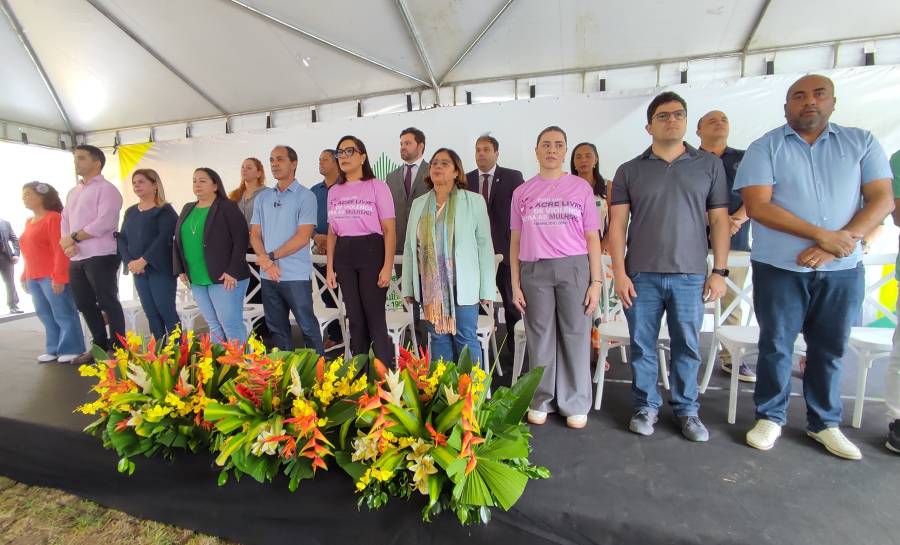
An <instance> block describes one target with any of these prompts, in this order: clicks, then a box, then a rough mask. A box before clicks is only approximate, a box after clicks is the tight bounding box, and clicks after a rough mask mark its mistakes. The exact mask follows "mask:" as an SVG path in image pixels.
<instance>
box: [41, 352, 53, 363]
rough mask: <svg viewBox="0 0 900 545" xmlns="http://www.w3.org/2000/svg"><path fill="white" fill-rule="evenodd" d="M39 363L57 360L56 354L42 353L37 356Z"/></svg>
mask: <svg viewBox="0 0 900 545" xmlns="http://www.w3.org/2000/svg"><path fill="white" fill-rule="evenodd" d="M37 360H38V363H50V362H51V361H54V360H56V354H41V355H40V356H38V357H37Z"/></svg>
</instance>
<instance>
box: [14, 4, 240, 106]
mask: <svg viewBox="0 0 900 545" xmlns="http://www.w3.org/2000/svg"><path fill="white" fill-rule="evenodd" d="M3 1H6V0H3ZM85 1H86V2H87V3H88V4H90V5H91V6H93V7H94V9H96V10H97V11H99V12H100V14H101V15H103V16H104V17H106V18H107V19H108V20H109V22H110V23H112V24H114V25H116V27H117V28H118V29H119V30H121V31H122V32H124V33H125V35H126V36H128V37H129V38H131V39H132V40H133V41H134V42H135V43H136V44H138V45H139V46H140V47H141V48H142V49H143V50H144V51H146V52H147V53H149V54H150V56H152V57H153V58H154V59H156V60H157V62H159V63H160V64H161V65H163V66H165V67H166V69H167V70H168V71H169V72H172V74H174V75H175V77H177V78H178V79H180V80H181V81H182V82H183V83H184V84H185V85H187V86H188V87H190V88H191V89H192V90H193V91H194V92H195V93H197V94H198V95H200V96H201V97H203V100H205V101H206V102H208V103H209V104H211V105H212V107H213V108H215V109H216V110H217V111H218V112H219V113H221V114H222V115H228V110H227V109H225V108H224V107H223V106H222V105H221V104H219V103H218V102H216V101H215V100H213V98H212V97H210V96H209V95H208V94H206V93H205V92H204V91H203V89H201V88H200V86H199V85H197V84H196V83H194V82H193V81H191V79H190V78H188V77H187V76H186V75H185V74H184V73H182V72H181V71H180V70H178V69H177V68H175V66H173V65H172V63H170V62H169V61H167V60H166V59H165V57H163V56H162V55H160V54H159V53H158V52H157V51H156V50H155V49H153V48H152V47H150V46H149V45H147V43H146V42H144V41H143V40H141V38H140V37H139V36H138V35H137V34H135V33H134V32H132V31H131V29H130V28H128V27H127V26H125V23H123V22H122V21H120V20H119V18H118V17H116V16H115V15H113V14H112V13H111V12H110V11H109V10H107V9H106V8H105V7H104V6H103V5H102V4H100V3H99V2H97V0H85Z"/></svg>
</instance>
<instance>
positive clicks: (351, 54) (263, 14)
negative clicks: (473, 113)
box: [224, 0, 429, 85]
mask: <svg viewBox="0 0 900 545" xmlns="http://www.w3.org/2000/svg"><path fill="white" fill-rule="evenodd" d="M224 1H226V2H231V3H232V4H234V5H236V6H238V7H240V8H242V9H244V10H246V11H248V12H250V13H253V14H255V15H258V16H259V17H262V18H263V19H265V20H267V21H271V22H273V23H275V24H277V25H280V26H283V27H284V28H286V29H288V30H291V31H293V32H295V33H297V34H300V35H301V36H304V37H306V38H309V39H310V40H313V41H315V42H318V43H319V44H321V45H324V46H326V47H330V48H331V49H334V50H336V51H340V52H341V53H343V54H345V55H347V56H349V57H352V58H354V59H357V60H360V61H363V62H367V63H369V64H371V65H374V66H377V67H378V68H381V69H382V70H386V71H388V72H391V73H392V74H395V75H398V76H403V77H404V78H406V79H409V80H412V81H415V82H416V83H420V84H422V85H429V83H428V82H427V81H425V80H423V79H421V78H418V77H416V76H414V75H412V74H409V73H407V72H404V71H403V70H399V69H397V68H394V67H392V66H388V65H386V64H384V63H383V62H381V61H377V60H375V59H373V58H371V57H367V56H365V55H363V54H362V53H357V52H356V51H351V50H350V49H347V48H346V47H344V46H342V45H339V44H337V43H335V42H332V41H330V40H326V39H325V38H323V37H321V36H317V35H316V34H313V33H312V32H309V31H307V30H303V29H302V28H300V27H298V26H295V25H292V24H291V23H288V22H287V21H285V20H283V19H279V18H277V17H275V16H274V15H270V14H268V13H266V12H264V11H262V10H261V9H257V8H254V7H253V6H250V5H247V4H245V3H244V2H241V0H224Z"/></svg>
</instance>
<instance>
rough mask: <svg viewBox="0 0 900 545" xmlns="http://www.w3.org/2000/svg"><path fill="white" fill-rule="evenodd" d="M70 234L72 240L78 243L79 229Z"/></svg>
mask: <svg viewBox="0 0 900 545" xmlns="http://www.w3.org/2000/svg"><path fill="white" fill-rule="evenodd" d="M69 236H70V237H72V240H74V241H75V244H78V242H79V241H78V231H75V232H73V233H72V234H71V235H69Z"/></svg>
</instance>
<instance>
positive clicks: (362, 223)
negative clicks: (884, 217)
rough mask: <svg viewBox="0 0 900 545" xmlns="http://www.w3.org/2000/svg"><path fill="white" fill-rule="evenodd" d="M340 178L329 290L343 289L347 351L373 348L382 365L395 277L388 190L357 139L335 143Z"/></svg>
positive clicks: (333, 204) (390, 356) (390, 355)
mask: <svg viewBox="0 0 900 545" xmlns="http://www.w3.org/2000/svg"><path fill="white" fill-rule="evenodd" d="M335 154H336V155H337V160H338V165H339V167H340V169H341V175H340V177H338V180H337V183H336V184H335V185H334V186H332V187H331V189H329V190H328V242H327V247H328V268H327V272H326V282H327V283H328V287H330V288H331V289H336V288H337V287H338V284H340V286H341V293H342V297H343V300H344V305H345V306H346V308H347V319H348V320H349V322H350V351H351V352H353V354H366V353H368V351H369V346H372V350H373V352H375V357H376V358H378V359H379V360H381V361H382V362H384V363H390V362H392V361H393V360H394V348H393V344H392V343H391V339H390V337H389V336H388V332H387V322H386V318H385V312H384V303H385V300H386V298H387V289H388V285H389V284H390V282H391V275H392V274H393V272H394V251H395V249H396V247H397V242H396V241H397V231H396V228H395V227H396V226H395V224H394V200H393V198H392V197H391V190H390V189H389V188H388V186H387V184H386V183H384V182H383V181H381V180H379V179H377V178H375V173H374V172H373V171H372V166H371V165H370V164H369V156H368V154H367V153H366V145H365V144H363V142H362V140H360V139H359V138H357V137H355V136H345V137H343V138H341V139H340V141H339V142H338V146H337V150H336V153H335Z"/></svg>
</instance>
